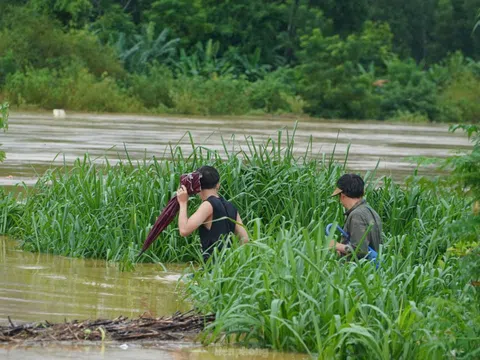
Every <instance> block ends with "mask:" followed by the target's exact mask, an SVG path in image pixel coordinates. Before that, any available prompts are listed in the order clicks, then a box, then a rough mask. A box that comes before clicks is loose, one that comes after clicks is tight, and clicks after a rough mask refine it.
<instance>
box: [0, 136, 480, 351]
mask: <svg viewBox="0 0 480 360" xmlns="http://www.w3.org/2000/svg"><path fill="white" fill-rule="evenodd" d="M294 139H295V138H294V134H290V133H288V132H279V134H278V137H277V138H275V139H274V138H270V139H267V140H266V141H265V142H263V143H261V144H260V143H256V142H255V141H253V140H252V139H251V138H247V139H246V144H247V145H246V146H243V147H242V149H240V148H239V147H238V146H234V145H232V143H227V142H224V149H223V154H222V156H221V155H220V153H219V152H216V151H212V150H209V149H206V148H204V147H201V146H196V145H195V144H194V142H193V140H192V141H191V145H192V149H191V151H189V155H186V154H185V153H184V152H183V151H182V148H181V147H178V146H172V147H171V148H169V151H170V154H169V155H170V156H169V157H170V160H167V161H161V162H160V161H157V160H156V159H155V158H153V159H150V160H148V161H147V160H144V161H141V162H138V163H134V162H132V161H130V160H129V158H128V154H127V160H125V161H121V162H119V163H117V164H115V165H112V164H109V163H108V162H107V163H106V164H103V165H97V164H96V163H95V162H94V161H92V160H91V159H90V158H89V157H88V156H85V157H84V158H83V159H79V160H77V161H76V162H75V164H74V166H73V167H66V166H65V167H64V168H60V169H55V170H51V171H49V172H47V173H46V174H45V175H44V176H43V177H42V178H41V179H40V180H39V182H38V183H37V184H36V186H35V187H33V188H31V189H28V190H27V195H26V198H25V201H24V203H23V204H22V205H19V204H18V203H15V202H12V200H11V199H10V200H9V199H8V198H6V197H5V196H4V197H3V198H2V199H3V200H2V202H1V203H0V206H1V210H2V212H1V213H0V216H1V218H0V220H1V224H5V225H4V226H3V228H2V229H3V231H4V232H5V231H6V232H8V233H10V234H13V235H15V236H16V237H18V238H19V239H22V241H23V245H22V246H23V248H24V249H26V250H31V251H42V252H50V253H55V254H62V255H68V256H77V257H96V258H105V259H108V260H114V261H122V262H123V263H131V262H133V261H134V258H135V257H136V255H137V254H138V251H139V250H140V247H141V245H142V243H143V241H144V239H145V237H146V234H147V233H148V231H149V229H150V226H152V224H153V223H154V221H155V219H156V217H157V216H158V214H159V211H160V209H161V208H162V207H163V206H164V205H165V204H166V203H167V201H168V199H169V198H170V197H171V196H172V195H173V193H174V191H175V190H176V188H177V186H178V180H179V176H180V174H181V173H184V172H188V171H192V170H194V169H196V168H198V167H199V166H201V165H205V164H210V165H213V166H216V167H217V168H218V169H219V171H220V173H221V175H222V180H221V186H222V187H221V192H222V195H223V196H225V197H226V198H227V199H230V200H231V201H232V202H233V203H234V204H235V205H236V206H237V207H238V209H239V211H240V213H241V214H242V217H243V218H244V220H245V222H246V224H247V228H248V230H249V232H250V235H251V239H252V241H251V242H250V243H249V244H247V245H246V246H241V247H236V246H234V248H233V249H224V251H223V253H222V254H217V255H218V256H221V257H222V261H217V262H208V263H207V264H204V269H205V270H206V271H201V272H197V273H196V274H195V277H194V278H193V280H192V282H190V283H189V294H190V296H191V298H192V300H193V301H194V303H195V305H196V307H197V308H198V309H199V310H201V311H203V312H205V313H210V312H213V313H215V314H216V320H215V322H214V323H213V324H211V325H209V327H208V328H207V332H206V337H205V341H206V342H212V341H219V340H221V339H225V338H226V339H227V340H231V341H240V342H245V343H247V344H248V345H256V346H266V347H271V348H274V349H278V350H296V351H303V352H308V353H311V354H317V355H318V357H319V358H322V359H329V358H340V359H343V358H359V359H365V358H369V359H391V358H395V359H412V358H418V359H437V358H438V359H440V358H442V359H443V358H449V357H450V358H465V359H466V358H472V359H473V358H475V357H478V356H480V352H479V351H478V349H479V348H480V309H479V304H480V296H479V292H478V288H476V287H475V286H473V285H472V282H471V280H472V278H471V273H469V272H465V271H463V269H462V265H461V264H462V262H461V261H460V260H459V259H458V258H457V257H455V256H454V255H453V254H451V253H448V252H447V251H446V250H447V249H448V248H449V247H450V246H451V245H452V244H454V243H456V242H457V241H458V240H460V239H459V238H458V237H457V236H456V234H455V233H454V232H453V230H452V229H454V228H455V224H456V223H457V222H458V220H459V219H461V218H462V216H464V214H465V213H466V212H469V211H470V207H469V206H470V204H469V200H468V199H465V198H463V197H459V196H458V195H457V194H456V193H453V192H450V191H449V189H447V188H444V187H443V186H441V183H440V182H439V181H436V180H435V179H434V180H429V181H426V179H422V178H415V177H412V178H411V179H409V181H407V182H406V183H405V184H404V185H403V186H399V185H397V184H395V183H394V182H393V181H392V180H391V179H390V178H382V179H380V180H378V182H375V181H374V173H367V174H365V178H366V180H367V189H366V197H367V200H368V201H369V203H370V204H371V205H372V206H373V207H374V208H375V209H377V211H378V213H379V214H380V216H381V217H382V219H383V221H384V227H383V229H384V236H385V243H384V245H383V246H382V248H381V250H380V258H381V265H380V267H379V269H378V270H377V269H376V268H375V266H373V265H372V264H370V263H367V262H362V261H360V262H345V261H339V260H338V259H337V258H336V257H335V254H332V253H331V252H330V251H328V250H326V244H327V243H328V242H329V241H330V239H331V237H332V236H333V234H332V235H331V236H330V237H326V236H325V235H324V229H325V225H326V224H328V223H330V222H342V221H343V211H342V209H341V208H340V206H339V204H338V199H336V198H331V197H330V194H331V192H332V190H333V188H334V187H335V181H336V179H337V178H338V177H339V176H340V175H341V174H342V173H343V172H345V167H344V165H342V164H338V163H336V162H334V161H333V156H329V157H327V156H325V155H323V156H317V154H312V150H311V149H312V146H311V144H310V146H309V147H308V148H307V149H306V150H305V151H304V153H302V154H298V153H294V151H293V149H294V141H295V140H294ZM344 163H346V159H345V162H344ZM198 203H199V200H198V199H195V200H193V204H192V206H190V210H192V209H194V208H195V207H196V205H197V204H198ZM5 204H6V205H5ZM7 205H8V206H7ZM198 244H199V241H198V239H196V238H194V237H193V238H192V237H190V238H187V239H186V238H182V237H180V236H179V234H178V231H177V230H176V225H175V224H172V225H170V226H169V227H168V228H167V230H166V231H165V232H164V233H163V234H162V235H161V237H160V239H159V240H157V241H156V242H155V243H154V244H153V245H152V246H151V247H150V249H149V250H148V251H147V252H146V254H145V255H144V256H143V257H142V258H141V261H164V262H168V261H188V260H194V259H198ZM217 255H216V256H217Z"/></svg>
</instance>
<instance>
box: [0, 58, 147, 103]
mask: <svg viewBox="0 0 480 360" xmlns="http://www.w3.org/2000/svg"><path fill="white" fill-rule="evenodd" d="M5 93H6V97H7V98H9V99H10V101H11V103H12V104H13V105H17V106H22V105H25V104H28V105H36V106H38V107H40V108H43V109H54V108H64V109H70V110H81V111H120V112H133V111H141V110H142V109H143V108H142V106H141V104H140V103H139V101H138V100H136V99H135V98H132V97H130V96H128V95H127V94H126V92H125V91H124V90H122V89H121V88H120V87H119V86H118V85H117V83H116V82H115V80H114V79H113V78H112V77H110V76H108V75H104V76H102V77H101V78H100V79H97V78H96V77H95V76H94V75H92V74H91V73H89V72H88V70H87V69H85V68H82V67H80V66H74V65H72V66H70V67H67V68H64V69H61V70H59V71H57V70H55V69H48V68H43V69H33V68H28V69H27V70H26V71H25V72H16V73H14V74H12V75H9V76H8V77H7V81H6V84H5Z"/></svg>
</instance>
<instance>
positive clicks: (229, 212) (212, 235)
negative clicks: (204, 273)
mask: <svg viewBox="0 0 480 360" xmlns="http://www.w3.org/2000/svg"><path fill="white" fill-rule="evenodd" d="M205 201H208V202H209V203H210V204H211V205H212V208H213V217H212V227H211V228H210V230H209V229H207V228H206V227H205V225H202V226H200V227H199V229H198V231H199V233H200V242H201V243H202V251H203V259H204V260H205V261H207V259H208V258H209V257H210V256H211V255H212V253H213V249H214V248H215V247H217V248H218V249H219V250H221V249H222V247H223V245H224V241H223V240H222V241H219V240H220V239H221V238H222V237H227V236H228V234H230V233H234V232H235V223H234V222H233V221H231V220H229V219H223V220H218V219H221V218H222V217H229V218H230V219H232V220H237V209H236V208H235V206H233V205H232V204H231V203H230V202H228V201H226V200H225V199H224V198H222V197H216V196H210V197H209V198H208V199H207V200H205ZM217 242H218V244H217ZM227 246H229V244H228V243H227Z"/></svg>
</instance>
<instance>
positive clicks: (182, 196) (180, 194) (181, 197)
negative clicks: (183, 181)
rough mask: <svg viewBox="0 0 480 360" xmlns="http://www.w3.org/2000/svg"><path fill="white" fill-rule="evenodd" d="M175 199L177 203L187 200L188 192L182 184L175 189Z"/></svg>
mask: <svg viewBox="0 0 480 360" xmlns="http://www.w3.org/2000/svg"><path fill="white" fill-rule="evenodd" d="M177 200H178V203H179V204H186V203H187V202H188V192H187V188H186V187H185V186H184V185H182V186H180V188H179V189H178V190H177Z"/></svg>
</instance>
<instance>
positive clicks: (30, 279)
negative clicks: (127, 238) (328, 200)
mask: <svg viewBox="0 0 480 360" xmlns="http://www.w3.org/2000/svg"><path fill="white" fill-rule="evenodd" d="M294 124H295V119H282V118H278V117H272V118H270V119H269V118H265V117H263V118H259V119H258V118H257V119H253V118H224V119H221V118H215V119H205V118H195V119H194V118H177V117H154V116H145V115H142V116H140V115H91V114H69V115H68V116H67V117H66V118H65V119H58V118H53V116H52V115H51V114H50V113H35V114H29V113H13V114H11V116H10V124H9V125H10V127H9V130H8V132H7V133H5V134H1V135H0V143H2V144H3V146H2V150H4V151H5V152H6V153H7V160H6V161H5V162H4V163H3V164H1V165H0V186H4V187H6V188H7V189H12V186H14V185H15V184H19V183H23V184H25V185H27V186H29V185H33V184H34V183H35V181H36V179H37V177H38V176H40V175H41V174H42V173H43V172H44V171H45V170H46V169H48V168H49V167H51V166H59V165H62V164H63V162H65V163H67V164H71V163H72V162H73V161H74V160H75V159H76V158H77V157H81V156H83V154H84V153H85V152H88V153H89V154H90V155H91V157H92V158H95V157H98V158H99V159H100V160H99V161H101V159H104V158H107V159H109V161H111V162H115V160H117V159H118V157H119V154H121V155H120V156H121V157H124V146H125V147H126V148H127V150H128V152H129V156H130V157H131V158H133V159H143V158H144V157H145V156H147V157H150V156H152V155H155V156H156V157H158V158H162V157H168V152H165V150H166V147H167V146H168V145H169V144H176V143H178V144H180V146H182V148H183V149H184V152H185V153H188V152H190V151H191V149H192V148H191V144H190V140H189V138H188V136H185V133H186V132H187V131H190V133H191V135H192V137H193V140H194V142H195V144H196V145H202V146H206V147H208V148H210V149H214V150H218V151H219V152H223V145H222V138H223V139H224V140H225V141H226V143H227V146H228V148H229V149H231V148H232V147H234V146H235V147H236V149H238V148H239V147H241V146H245V142H246V136H252V137H253V138H254V139H255V141H256V142H257V141H263V140H265V139H266V138H267V137H269V136H272V137H273V138H274V139H276V137H277V131H278V130H279V129H285V128H287V129H289V131H290V134H291V131H292V129H293V126H294ZM310 137H311V138H312V140H313V148H312V153H313V154H321V153H326V154H330V153H331V152H332V151H333V149H334V147H335V158H336V159H339V160H343V159H344V157H345V154H346V152H347V148H348V146H349V144H350V145H351V147H350V154H349V157H348V167H349V168H350V169H352V170H357V171H362V172H364V171H368V170H373V169H375V167H376V166H377V164H378V173H380V174H390V175H393V176H394V177H395V178H397V179H400V180H401V179H402V178H403V177H404V176H405V175H408V174H411V173H412V171H413V170H414V169H415V167H416V163H415V162H414V161H412V159H411V158H412V157H418V156H421V157H438V158H445V157H447V156H449V155H451V154H452V153H453V152H454V151H466V150H469V149H470V148H471V145H470V144H469V142H468V140H467V139H466V137H465V136H464V135H462V134H460V133H459V134H453V135H452V134H450V133H448V127H447V126H445V125H430V124H422V125H406V124H399V123H393V124H390V123H383V122H351V121H349V122H340V121H319V120H316V121H312V120H305V119H304V120H301V121H300V122H299V124H298V128H297V131H296V137H295V148H296V150H297V151H298V152H299V153H300V152H302V151H305V149H306V148H307V145H308V141H309V139H310ZM422 171H423V173H427V174H428V173H433V169H432V168H428V167H426V168H424V169H423V170H422ZM185 271H186V270H185V265H183V266H181V265H178V266H175V265H168V266H167V268H164V267H163V266H161V265H159V264H148V265H147V264H145V265H138V266H137V267H136V269H135V271H133V272H120V271H119V269H118V267H117V266H116V265H114V264H109V263H106V262H105V261H99V260H85V259H71V258H65V257H60V256H53V255H46V254H33V253H26V252H23V251H20V250H18V249H16V246H15V243H13V242H12V241H9V240H7V239H5V238H0V273H1V277H0V322H2V323H5V322H7V316H10V317H11V318H12V321H13V322H18V323H20V322H28V321H40V320H48V321H50V322H58V321H63V320H64V319H67V320H72V319H79V320H82V319H86V318H115V317H117V316H119V315H124V316H128V317H132V316H138V315H140V314H142V313H144V312H148V313H149V314H150V315H152V316H162V315H171V314H172V313H174V312H175V311H177V310H180V311H185V310H188V309H190V308H191V305H190V304H189V303H188V302H187V301H185V300H184V298H183V297H184V296H183V293H182V283H181V282H180V283H179V282H177V279H179V278H180V277H181V275H182V273H183V272H185ZM0 358H6V359H87V358H88V359H104V358H109V359H127V358H135V359H137V360H140V359H152V358H155V359H225V358H232V359H233V358H235V359H248V360H254V359H280V360H287V359H288V360H289V359H303V358H305V355H301V354H287V353H275V352H269V351H265V350H257V349H238V348H231V347H217V346H215V347H202V346H200V345H199V344H196V343H155V342H153V343H142V344H138V343H137V344H135V343H129V344H118V343H107V344H97V343H88V344H68V343H66V344H65V343H50V344H48V345H41V344H3V345H0Z"/></svg>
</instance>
